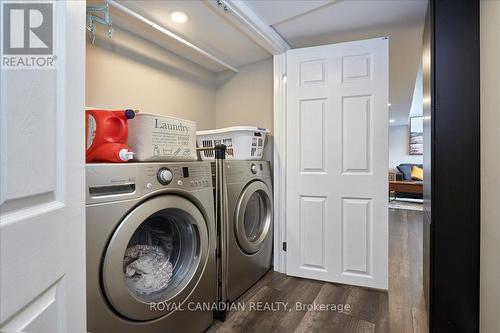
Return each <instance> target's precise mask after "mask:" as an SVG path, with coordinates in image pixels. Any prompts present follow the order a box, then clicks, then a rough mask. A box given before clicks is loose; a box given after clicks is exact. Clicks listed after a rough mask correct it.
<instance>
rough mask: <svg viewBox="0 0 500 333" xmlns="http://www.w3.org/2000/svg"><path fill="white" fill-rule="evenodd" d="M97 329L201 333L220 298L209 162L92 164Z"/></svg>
mask: <svg viewBox="0 0 500 333" xmlns="http://www.w3.org/2000/svg"><path fill="white" fill-rule="evenodd" d="M86 177H87V178H86V182H87V186H86V189H87V208H86V213H87V225H86V230H87V235H86V237H87V244H86V245H87V253H86V254H87V318H88V320H87V324H88V325H87V326H88V331H89V332H91V333H100V332H103V333H104V332H105V333H110V332H123V333H126V332H129V333H132V332H134V333H139V332H141V333H148V332H155V333H156V332H158V333H159V332H203V331H204V330H205V329H207V327H209V326H210V325H211V323H212V320H213V312H212V310H211V309H210V304H215V302H216V298H217V287H216V262H215V239H216V236H215V232H216V231H215V222H214V201H213V191H212V178H211V170H210V163H205V162H186V163H123V164H88V165H87V167H86Z"/></svg>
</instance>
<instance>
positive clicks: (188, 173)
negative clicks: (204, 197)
mask: <svg viewBox="0 0 500 333" xmlns="http://www.w3.org/2000/svg"><path fill="white" fill-rule="evenodd" d="M141 167H142V168H143V169H144V172H143V174H144V188H143V189H144V191H146V192H152V191H155V190H159V189H164V188H165V187H168V188H180V189H184V190H197V189H203V188H212V177H211V171H210V165H209V164H208V163H206V162H191V163H168V164H167V163H165V164H162V163H148V164H146V163H144V164H142V165H141Z"/></svg>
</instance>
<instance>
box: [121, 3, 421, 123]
mask: <svg viewBox="0 0 500 333" xmlns="http://www.w3.org/2000/svg"><path fill="white" fill-rule="evenodd" d="M213 1H215V0H197V1H194V0H193V1H179V0H169V1H155V0H144V1H132V0H119V3H121V4H123V5H125V6H126V7H128V8H130V9H132V10H133V11H135V12H137V13H139V14H140V15H142V16H144V17H146V18H147V19H149V20H151V21H153V22H155V23H157V24H159V25H161V26H163V27H165V28H167V29H169V30H171V31H173V32H174V33H176V34H178V35H180V36H181V37H183V38H185V39H186V40H188V41H189V42H191V43H193V44H195V45H197V46H199V47H201V48H202V49H204V50H206V51H208V52H210V53H212V54H213V55H215V56H216V57H218V58H220V59H222V60H223V61H225V62H227V63H228V64H230V65H232V66H235V67H239V66H242V65H245V64H249V63H253V62H256V61H259V60H262V59H265V58H268V57H270V56H271V55H270V54H269V53H268V52H267V51H266V50H264V49H263V48H262V47H260V46H259V45H258V44H257V43H256V42H255V41H254V40H252V39H251V38H250V37H248V35H247V33H246V32H245V31H244V30H242V29H241V27H238V26H236V25H235V24H234V23H233V22H232V21H231V20H230V19H229V17H228V15H230V14H228V13H225V12H224V11H223V10H221V9H220V8H217V6H213V4H211V2H213ZM226 1H232V2H237V1H241V0H226ZM245 4H246V5H247V6H248V7H249V8H250V10H251V11H253V12H254V13H255V14H256V15H257V16H258V17H259V18H260V19H261V20H262V21H263V22H264V24H267V25H268V26H270V27H272V28H273V29H275V31H276V32H277V33H278V34H279V35H280V36H281V37H282V38H283V39H284V40H285V41H286V42H287V43H288V44H289V45H290V46H291V47H292V48H297V47H307V46H313V45H321V44H329V43H338V42H344V41H351V40H357V39H367V38H375V37H381V36H388V37H389V40H390V42H389V43H390V60H389V71H390V87H389V100H390V103H391V107H390V117H391V118H392V119H394V120H395V122H394V123H393V125H401V124H407V123H408V115H409V112H410V107H411V101H412V96H413V92H414V87H415V79H416V76H417V69H418V67H419V64H420V57H421V53H422V51H421V48H422V34H423V25H424V20H425V14H426V9H427V0H266V1H262V0H249V1H245ZM173 10H182V11H184V12H186V13H187V14H188V15H189V17H190V19H189V21H188V22H187V23H184V24H179V23H175V22H173V21H172V20H171V19H170V16H169V13H170V12H171V11H173ZM112 18H113V22H114V23H116V24H117V25H119V26H122V27H124V28H126V29H127V30H130V31H132V32H134V33H136V34H137V35H139V36H141V37H143V38H147V39H148V40H151V41H153V42H154V43H156V44H158V45H160V46H162V47H164V48H166V49H168V50H170V51H173V52H175V53H177V54H179V55H181V56H183V57H186V58H188V59H190V60H192V61H194V62H196V63H198V64H200V65H202V66H204V67H206V68H208V69H210V70H211V71H213V72H220V71H223V70H225V68H224V67H223V66H221V65H220V64H217V63H215V62H213V61H211V60H208V59H206V58H205V57H203V56H200V55H199V54H197V53H196V52H193V51H192V50H190V49H189V48H186V47H184V46H182V45H179V43H178V42H175V41H173V40H168V39H167V38H164V37H163V36H162V35H161V34H160V33H158V32H156V31H153V29H151V28H149V27H147V26H145V25H144V24H143V23H141V22H138V21H137V22H133V21H134V20H131V19H130V18H129V17H127V16H125V15H124V14H122V13H119V12H117V11H116V10H113V8H112Z"/></svg>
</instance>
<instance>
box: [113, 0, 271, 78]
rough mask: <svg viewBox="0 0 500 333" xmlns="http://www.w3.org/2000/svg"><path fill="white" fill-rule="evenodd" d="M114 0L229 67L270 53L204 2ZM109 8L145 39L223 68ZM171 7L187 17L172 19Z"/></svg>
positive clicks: (118, 21) (122, 23)
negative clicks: (180, 19)
mask: <svg viewBox="0 0 500 333" xmlns="http://www.w3.org/2000/svg"><path fill="white" fill-rule="evenodd" d="M117 2H119V3H120V4H122V5H124V6H126V7H127V8H129V9H131V10H133V11H134V12H136V13H138V14H140V15H142V16H144V17H145V18H147V19H149V20H151V21H153V22H154V23H157V24H159V25H160V26H162V27H165V28H167V29H168V30H170V31H172V32H174V33H176V34H177V35H179V36H181V37H183V38H184V39H186V40H187V41H189V42H191V43H193V44H195V45H196V46H198V47H200V48H202V49H204V50H206V51H208V52H210V53H211V54H213V55H214V56H216V57H218V58H220V59H222V60H223V61H225V62H226V63H228V64H230V65H232V66H235V67H239V66H241V65H244V64H248V63H252V62H256V61H258V60H262V59H265V58H269V57H270V56H271V55H270V54H269V53H268V52H267V51H266V50H264V49H263V48H261V47H260V46H259V45H257V44H256V43H255V42H253V41H252V40H251V39H250V38H249V37H247V35H246V34H245V33H244V32H242V31H240V30H239V29H238V28H237V27H236V26H234V25H232V24H230V23H229V22H228V21H226V20H224V19H223V18H222V17H221V16H223V15H224V12H223V11H222V10H220V11H216V10H214V9H212V7H211V6H209V5H207V3H205V2H204V1H185V0H184V1H182V0H169V1H157V0H142V1H133V0H119V1H117ZM110 8H111V18H112V20H113V23H114V24H117V25H118V26H121V27H123V28H125V29H127V30H129V31H131V32H133V33H136V34H137V35H139V36H141V37H144V38H147V39H148V40H151V41H153V42H154V43H156V44H158V45H160V46H162V47H165V48H166V49H168V50H170V51H172V52H174V53H177V54H179V55H181V56H183V57H186V58H188V59H190V60H192V61H194V62H196V63H198V64H200V65H202V66H204V67H206V68H208V69H210V70H212V71H214V72H219V71H222V70H225V69H226V68H225V67H223V66H221V65H219V64H217V63H214V62H213V61H210V60H208V59H206V58H205V57H203V56H199V55H198V54H197V53H196V52H193V51H192V50H190V49H189V48H186V47H183V46H182V45H180V44H179V43H178V42H175V41H173V40H170V39H169V38H165V37H164V36H162V35H161V34H160V33H159V32H156V31H154V30H153V29H151V28H149V27H147V26H145V24H143V23H142V22H139V21H138V20H133V19H131V18H130V17H128V16H126V15H125V14H123V13H121V12H119V11H118V10H116V9H114V8H113V7H112V6H111V7H110ZM173 10H181V11H183V12H185V13H187V14H188V15H189V20H188V21H187V22H186V23H182V24H180V23H176V22H174V21H172V19H171V18H170V16H169V13H170V12H171V11H173Z"/></svg>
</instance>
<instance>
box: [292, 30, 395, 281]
mask: <svg viewBox="0 0 500 333" xmlns="http://www.w3.org/2000/svg"><path fill="white" fill-rule="evenodd" d="M388 42H389V41H388V39H387V38H378V39H371V40H363V41H354V42H348V43H340V44H331V45H324V46H318V47H310V48H302V49H294V50H290V51H288V52H287V142H286V147H287V154H286V156H287V180H286V184H287V199H286V207H287V208H286V223H287V254H286V257H287V273H288V274H289V275H293V276H300V277H305V278H311V279H318V280H324V281H331V282H339V283H346V284H352V285H359V286H367V287H373V288H379V289H387V286H388V211H387V191H388V183H387V165H388V106H387V104H388V88H389V81H388V74H389V73H388Z"/></svg>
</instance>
